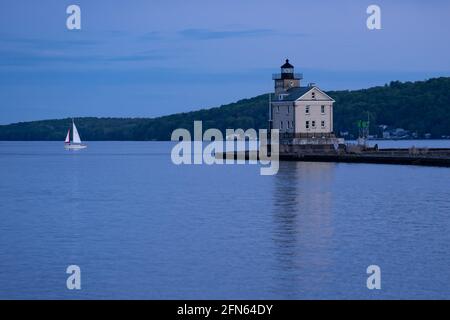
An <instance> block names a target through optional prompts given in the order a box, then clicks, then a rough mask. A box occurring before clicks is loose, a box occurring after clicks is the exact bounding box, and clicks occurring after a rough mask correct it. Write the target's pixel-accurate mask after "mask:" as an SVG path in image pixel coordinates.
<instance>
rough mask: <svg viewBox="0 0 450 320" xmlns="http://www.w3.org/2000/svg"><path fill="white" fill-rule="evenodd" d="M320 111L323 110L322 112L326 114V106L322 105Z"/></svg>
mask: <svg viewBox="0 0 450 320" xmlns="http://www.w3.org/2000/svg"><path fill="white" fill-rule="evenodd" d="M320 112H321V113H322V114H325V106H320Z"/></svg>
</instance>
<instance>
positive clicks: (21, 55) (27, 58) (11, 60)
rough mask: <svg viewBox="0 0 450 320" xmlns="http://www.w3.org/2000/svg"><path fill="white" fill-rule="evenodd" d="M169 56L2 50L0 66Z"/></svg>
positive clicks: (150, 53) (126, 60)
mask: <svg viewBox="0 0 450 320" xmlns="http://www.w3.org/2000/svg"><path fill="white" fill-rule="evenodd" d="M167 58H168V56H167V55H164V54H163V53H160V52H156V51H155V52H153V51H147V52H138V53H131V54H123V55H111V56H106V55H100V54H85V55H74V54H71V53H66V52H64V53H58V52H56V53H55V52H22V51H0V66H3V67H5V66H7V67H17V66H36V65H46V66H48V65H53V64H68V65H70V64H83V65H95V64H99V63H108V62H111V63H113V62H140V61H155V60H164V59H167Z"/></svg>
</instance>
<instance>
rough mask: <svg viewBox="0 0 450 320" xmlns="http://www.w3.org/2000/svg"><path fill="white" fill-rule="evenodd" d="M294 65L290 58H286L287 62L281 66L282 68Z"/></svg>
mask: <svg viewBox="0 0 450 320" xmlns="http://www.w3.org/2000/svg"><path fill="white" fill-rule="evenodd" d="M293 67H294V66H293V65H292V64H290V63H289V59H286V62H285V63H284V64H283V65H282V66H281V68H283V69H284V68H293Z"/></svg>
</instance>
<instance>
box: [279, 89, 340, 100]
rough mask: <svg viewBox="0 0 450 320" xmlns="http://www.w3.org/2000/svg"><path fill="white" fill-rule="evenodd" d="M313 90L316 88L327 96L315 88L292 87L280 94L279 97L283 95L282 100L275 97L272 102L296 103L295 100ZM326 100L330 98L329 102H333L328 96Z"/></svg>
mask: <svg viewBox="0 0 450 320" xmlns="http://www.w3.org/2000/svg"><path fill="white" fill-rule="evenodd" d="M314 88H316V89H317V90H319V91H320V92H322V93H323V94H325V95H326V96H328V95H327V94H326V93H325V92H323V91H322V90H320V89H319V88H318V87H316V86H307V87H294V88H290V89H288V90H287V91H286V92H285V93H280V95H284V97H283V99H280V98H279V95H277V96H276V97H275V99H274V100H273V101H275V102H277V101H296V100H297V99H299V98H300V97H302V96H303V95H305V94H306V93H307V92H308V91H310V90H312V89H314ZM328 98H330V100H333V99H332V98H331V97H329V96H328ZM318 101H319V100H318Z"/></svg>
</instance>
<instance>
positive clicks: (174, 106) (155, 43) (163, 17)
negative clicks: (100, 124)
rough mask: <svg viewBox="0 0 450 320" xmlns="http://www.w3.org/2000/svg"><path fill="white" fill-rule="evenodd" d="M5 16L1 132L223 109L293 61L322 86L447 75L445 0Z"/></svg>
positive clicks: (101, 7)
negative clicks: (373, 15)
mask: <svg viewBox="0 0 450 320" xmlns="http://www.w3.org/2000/svg"><path fill="white" fill-rule="evenodd" d="M70 4H77V5H79V6H80V7H81V14H82V18H81V19H82V29H81V30H79V31H69V30H67V28H66V19H67V17H68V15H67V14H66V8H67V6H68V5H70ZM370 4H377V5H379V6H380V7H381V10H382V11H381V13H382V30H375V31H370V30H368V29H367V28H366V19H367V17H368V15H367V14H366V8H367V6H368V5H370ZM0 17H1V19H0V124H5V123H11V122H18V121H28V120H38V119H49V118H63V117H72V116H73V117H79V116H112V117H154V116H159V115H165V114H171V113H175V112H184V111H190V110H196V109H200V108H206V107H213V106H218V105H221V104H225V103H229V102H233V101H235V100H238V99H241V98H246V97H252V96H255V95H258V94H261V93H266V92H268V91H270V90H272V87H273V83H272V80H271V74H272V73H274V72H278V71H279V66H280V65H281V64H282V63H283V61H284V59H285V58H289V59H290V61H291V62H292V63H293V64H294V65H295V66H296V71H297V72H302V73H303V74H304V77H305V83H306V82H315V83H317V84H318V85H319V86H320V87H322V88H324V89H325V90H332V89H356V88H365V87H370V86H374V85H382V84H384V83H386V82H389V81H391V80H423V79H427V78H430V77H435V76H450V59H449V58H448V57H450V41H448V39H449V34H450V22H449V21H450V2H449V1H444V0H442V1H439V0H431V1H418V0H416V1H414V0H409V1H406V0H397V1H375V0H372V1H365V0H358V1H356V0H355V1H346V0H341V1H331V0H330V1H299V0H296V1H294V0H277V1H275V0H272V1H266V0H240V1H235V0H214V1H212V0H209V1H206V0H205V1H203V0H201V1H200V0H191V1H178V0H177V1H169V0H165V1H160V0H152V1H148V0H147V1H145V0H133V1H124V0H122V1H118V0H81V1H65V0H41V1H25V0H2V1H1V3H0Z"/></svg>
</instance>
